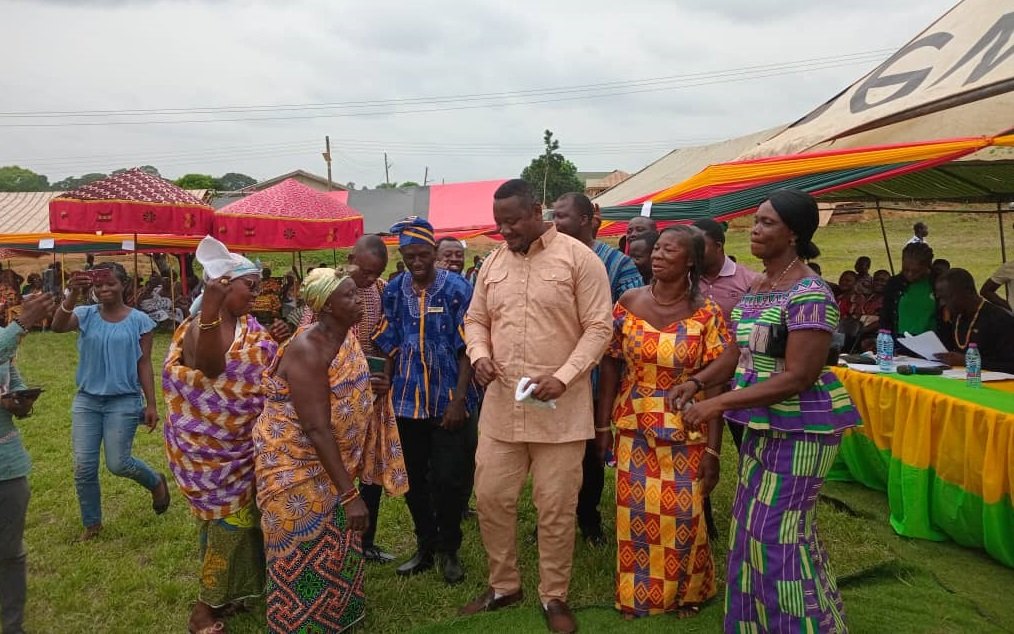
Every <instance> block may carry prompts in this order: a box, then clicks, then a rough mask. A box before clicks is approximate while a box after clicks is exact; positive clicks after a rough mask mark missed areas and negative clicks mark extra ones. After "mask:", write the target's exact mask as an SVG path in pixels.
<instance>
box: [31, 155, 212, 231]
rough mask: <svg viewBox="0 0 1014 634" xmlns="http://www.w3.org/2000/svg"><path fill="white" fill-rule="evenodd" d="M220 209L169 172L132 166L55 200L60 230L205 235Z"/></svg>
mask: <svg viewBox="0 0 1014 634" xmlns="http://www.w3.org/2000/svg"><path fill="white" fill-rule="evenodd" d="M214 211H215V210H214V209H212V208H211V207H210V206H209V205H206V204H204V203H203V202H201V201H200V200H198V199H197V198H195V197H194V196H193V195H192V194H190V193H188V192H186V191H184V190H183V189H181V188H179V187H177V186H176V185H175V184H173V183H170V182H169V181H167V180H165V179H164V178H160V177H158V176H155V175H153V174H149V173H148V172H145V171H144V170H142V169H140V168H135V169H130V170H126V171H123V172H120V173H118V174H113V175H112V176H110V177H108V178H103V179H102V180H99V181H95V182H94V183H89V184H88V185H84V186H82V187H79V188H77V189H75V190H73V191H69V192H67V193H65V194H61V195H60V196H57V197H56V198H54V199H53V200H51V201H50V202H49V230H50V231H52V232H54V233H139V234H145V235H150V234H175V235H205V234H207V233H208V231H210V230H211V220H212V216H213V214H214Z"/></svg>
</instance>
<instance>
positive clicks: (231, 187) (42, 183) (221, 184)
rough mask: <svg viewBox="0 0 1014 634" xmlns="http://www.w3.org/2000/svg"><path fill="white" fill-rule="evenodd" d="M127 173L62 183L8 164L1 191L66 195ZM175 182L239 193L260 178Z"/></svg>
mask: <svg viewBox="0 0 1014 634" xmlns="http://www.w3.org/2000/svg"><path fill="white" fill-rule="evenodd" d="M141 169H142V170H144V171H146V172H148V173H149V174H153V175H155V176H161V174H159V171H158V168H156V167H154V166H151V165H142V166H141ZM125 171H127V168H122V169H118V170H114V171H112V172H110V173H109V174H105V173H102V172H91V173H89V174H83V175H81V176H68V177H67V178H64V179H63V180H58V181H56V182H55V183H50V182H49V177H48V176H46V175H45V174H38V173H36V172H33V171H32V170H30V169H27V168H24V167H20V166H17V165H6V166H3V167H0V192H50V191H56V192H65V191H70V190H72V189H77V188H78V187H83V186H84V185H87V184H89V183H94V182H95V181H100V180H102V179H103V178H106V177H108V176H111V175H113V174H119V173H120V172H125ZM173 182H174V183H176V184H177V185H179V186H180V187H182V188H183V189H214V190H216V191H236V190H239V189H243V188H244V187H249V186H250V185H255V184H256V183H257V179H255V178H252V177H250V176H247V175H246V174H240V173H237V172H229V173H227V174H223V175H222V176H219V177H217V178H216V177H214V176H211V175H210V174H185V175H183V176H181V177H180V178H177V179H176V180H175V181H173Z"/></svg>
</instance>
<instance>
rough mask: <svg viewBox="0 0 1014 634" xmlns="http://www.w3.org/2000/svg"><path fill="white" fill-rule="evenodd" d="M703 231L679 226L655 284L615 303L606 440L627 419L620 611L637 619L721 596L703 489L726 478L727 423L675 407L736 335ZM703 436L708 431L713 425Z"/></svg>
mask: <svg viewBox="0 0 1014 634" xmlns="http://www.w3.org/2000/svg"><path fill="white" fill-rule="evenodd" d="M703 259H704V238H703V236H702V235H701V234H700V232H698V231H697V230H696V229H692V228H690V227H685V226H681V227H672V228H669V229H666V230H664V231H663V232H662V233H661V235H660V236H659V237H658V240H657V242H656V243H655V245H654V247H653V251H652V271H653V274H654V275H653V281H652V284H651V285H650V286H648V287H644V288H638V289H634V290H630V291H627V292H626V293H624V294H623V296H622V297H620V301H619V302H617V303H616V307H615V308H614V309H613V339H612V343H611V344H610V347H609V350H608V351H607V353H606V357H605V358H604V359H603V360H602V363H601V365H600V366H599V367H600V370H601V374H600V379H599V389H600V394H599V403H600V405H599V408H598V410H597V411H596V425H595V432H596V443H597V445H598V449H599V454H600V455H604V454H605V452H606V449H607V448H608V447H609V445H610V444H611V441H612V434H611V428H610V422H612V424H613V425H615V426H616V430H617V435H616V441H615V455H616V533H617V535H616V539H617V552H616V608H617V609H618V610H619V611H620V612H621V613H622V614H623V615H624V616H625V617H626V618H634V617H639V616H648V615H652V614H662V613H665V612H675V613H676V614H677V615H679V616H681V617H686V616H693V615H695V614H696V613H697V612H698V610H699V609H700V605H701V604H702V603H704V602H705V601H707V600H709V599H711V598H712V597H714V596H715V592H716V589H715V564H714V561H713V560H712V557H711V545H710V544H709V542H708V531H707V528H706V526H705V523H704V515H703V510H704V496H706V495H708V493H710V492H711V489H713V488H714V486H715V484H716V483H717V482H718V456H719V453H720V450H721V439H722V426H721V425H718V424H712V425H711V426H710V428H709V429H707V430H700V429H698V428H688V427H687V426H686V425H684V422H683V419H682V417H681V415H680V412H679V411H678V410H670V409H667V407H666V400H665V398H666V394H667V392H668V390H669V389H670V388H672V386H673V385H677V384H680V383H683V382H685V381H688V380H689V381H693V380H694V378H693V376H694V374H696V373H697V372H699V371H700V370H701V369H702V368H704V367H705V366H707V365H708V364H709V363H710V362H712V361H713V360H714V359H716V358H718V356H719V355H720V354H722V351H723V350H725V348H726V346H727V344H728V341H729V335H728V332H727V331H726V327H725V319H724V318H723V317H722V309H721V308H720V307H719V306H718V305H717V304H715V303H714V302H713V301H711V300H710V299H708V298H706V297H703V296H702V295H701V294H700V292H699V290H698V286H697V285H698V281H699V279H700V272H701V270H702V266H703ZM702 432H703V433H702Z"/></svg>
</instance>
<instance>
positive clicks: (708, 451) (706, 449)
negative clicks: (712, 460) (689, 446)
mask: <svg viewBox="0 0 1014 634" xmlns="http://www.w3.org/2000/svg"><path fill="white" fill-rule="evenodd" d="M704 453H706V454H708V455H711V456H714V457H716V458H721V457H722V454H720V453H718V450H717V449H712V448H711V447H708V446H705V447H704Z"/></svg>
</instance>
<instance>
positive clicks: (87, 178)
mask: <svg viewBox="0 0 1014 634" xmlns="http://www.w3.org/2000/svg"><path fill="white" fill-rule="evenodd" d="M105 177H106V175H105V174H103V173H102V172H92V173H91V174H85V175H84V176H68V177H67V178H65V179H63V180H62V181H56V182H55V183H53V191H55V192H69V191H70V190H72V189H77V188H78V187H84V186H85V185H87V184H88V183H94V182H95V181H100V180H102V179H103V178H105Z"/></svg>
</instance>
